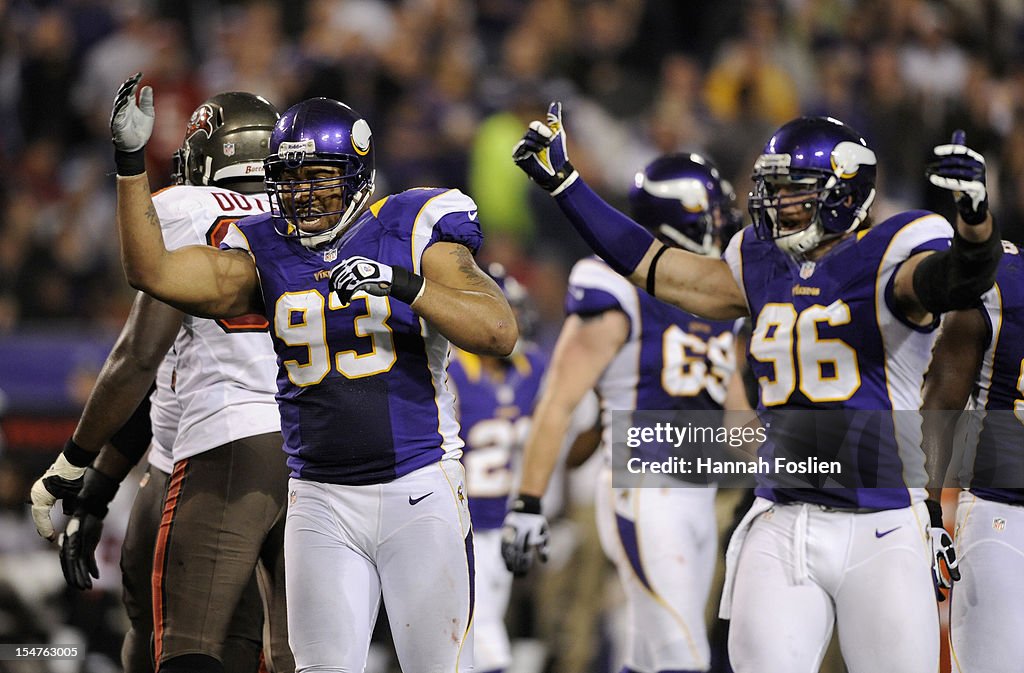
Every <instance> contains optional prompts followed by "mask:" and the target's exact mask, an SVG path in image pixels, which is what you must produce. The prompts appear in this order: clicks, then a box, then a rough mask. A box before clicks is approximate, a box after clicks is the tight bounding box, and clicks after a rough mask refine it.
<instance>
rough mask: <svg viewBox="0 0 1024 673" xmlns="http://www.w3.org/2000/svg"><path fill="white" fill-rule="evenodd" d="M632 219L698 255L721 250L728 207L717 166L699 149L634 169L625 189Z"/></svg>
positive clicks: (675, 244) (663, 240)
mask: <svg viewBox="0 0 1024 673" xmlns="http://www.w3.org/2000/svg"><path fill="white" fill-rule="evenodd" d="M629 203H630V207H631V210H632V213H633V219H635V220H636V221H637V222H639V223H640V224H641V225H643V226H644V227H646V228H647V229H649V230H650V231H651V232H652V233H653V234H654V235H655V236H657V237H658V239H659V240H661V241H662V242H663V243H666V244H668V245H674V246H676V247H679V248H684V249H686V250H689V251H690V252H696V253H698V254H701V255H715V254H717V253H718V252H719V233H720V228H721V226H722V224H723V223H724V222H725V218H726V217H727V215H728V210H729V208H730V205H731V204H730V201H729V195H728V193H727V190H726V189H725V188H723V181H722V179H721V176H719V174H718V169H717V168H715V165H714V164H713V163H711V161H710V160H709V159H707V158H706V157H703V156H701V155H699V154H669V155H665V156H662V157H658V158H657V159H655V160H654V161H652V162H651V163H649V164H648V165H647V166H646V167H645V168H644V169H643V170H642V171H640V172H639V173H637V174H636V178H635V179H634V181H633V186H632V188H630V190H629Z"/></svg>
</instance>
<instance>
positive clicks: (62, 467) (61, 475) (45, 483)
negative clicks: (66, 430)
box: [31, 452, 85, 542]
mask: <svg viewBox="0 0 1024 673" xmlns="http://www.w3.org/2000/svg"><path fill="white" fill-rule="evenodd" d="M84 474H85V468H84V467H76V466H75V465H72V464H71V463H70V462H68V459H67V458H66V457H65V455H64V453H63V452H62V453H61V454H60V455H59V456H57V460H55V461H54V462H53V465H51V466H50V467H49V469H47V470H46V472H44V473H43V476H41V477H40V478H39V479H36V482H35V483H34V484H32V490H31V497H32V520H33V521H34V522H35V524H36V531H37V532H38V533H39V534H40V535H41V536H43V537H45V538H46V539H47V540H50V541H51V542H52V541H53V540H55V539H56V538H57V534H56V533H55V532H54V530H53V522H52V521H50V510H51V509H53V506H54V504H56V502H57V501H58V500H63V501H64V513H65V514H71V512H72V510H73V509H74V501H75V497H76V496H77V495H78V492H79V491H80V490H81V488H82V476H83V475H84Z"/></svg>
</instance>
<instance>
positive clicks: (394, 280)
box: [330, 256, 423, 304]
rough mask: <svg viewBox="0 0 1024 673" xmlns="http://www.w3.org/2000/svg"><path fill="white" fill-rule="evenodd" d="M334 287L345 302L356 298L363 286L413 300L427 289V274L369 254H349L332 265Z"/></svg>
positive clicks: (339, 297) (379, 292)
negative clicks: (417, 273)
mask: <svg viewBox="0 0 1024 673" xmlns="http://www.w3.org/2000/svg"><path fill="white" fill-rule="evenodd" d="M330 285H331V290H332V291H334V292H336V293H337V295H338V300H339V301H340V302H341V303H342V304H347V303H349V302H350V301H352V295H353V294H355V293H356V292H358V291H359V290H363V291H364V292H367V293H368V294H372V295H376V296H378V297H386V296H389V295H390V296H392V297H394V298H395V299H398V300H400V301H404V302H405V303H406V304H412V303H413V302H414V301H415V300H416V299H417V297H419V294H420V291H421V290H422V289H423V276H418V275H416V274H414V273H412V272H411V271H409V270H408V269H406V268H405V267H402V266H391V265H389V264H382V263H380V262H375V261H373V260H372V259H370V258H368V257H359V256H356V257H348V258H347V259H343V260H342V261H341V262H340V263H339V264H338V265H337V266H335V267H334V268H333V269H331V278H330Z"/></svg>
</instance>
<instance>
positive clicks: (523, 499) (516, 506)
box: [512, 495, 540, 514]
mask: <svg viewBox="0 0 1024 673" xmlns="http://www.w3.org/2000/svg"><path fill="white" fill-rule="evenodd" d="M512 511H513V512H523V513H524V514H540V498H538V497H537V496H535V495H520V496H519V497H517V498H516V499H515V502H513V503H512Z"/></svg>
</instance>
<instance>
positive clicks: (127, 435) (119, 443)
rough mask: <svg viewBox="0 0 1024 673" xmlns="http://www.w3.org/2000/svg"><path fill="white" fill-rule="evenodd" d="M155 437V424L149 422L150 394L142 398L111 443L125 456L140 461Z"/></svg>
mask: <svg viewBox="0 0 1024 673" xmlns="http://www.w3.org/2000/svg"><path fill="white" fill-rule="evenodd" d="M152 439H153V426H152V425H151V424H150V422H149V395H146V396H145V397H144V398H142V401H141V402H139V406H138V407H136V408H135V411H134V412H132V415H131V418H129V419H128V420H127V421H125V424H124V425H122V426H121V428H120V429H119V430H118V431H117V432H115V433H114V436H113V437H111V438H110V444H111V445H112V446H113V447H114V448H115V449H117V452H118V453H120V454H121V455H122V456H124V457H125V458H127V459H129V460H130V461H132V463H133V464H134V463H138V462H139V460H141V459H142V455H143V454H144V453H146V449H148V448H149V442H150V441H151V440H152Z"/></svg>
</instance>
